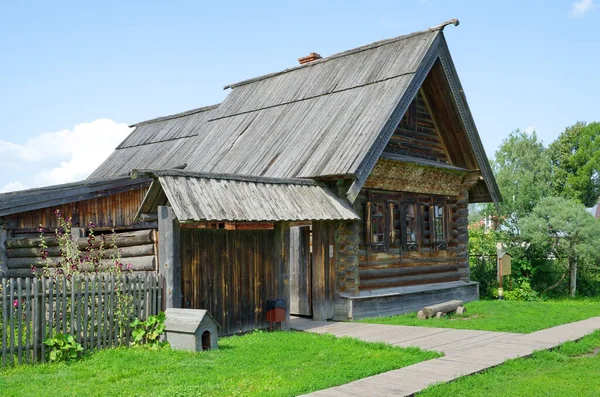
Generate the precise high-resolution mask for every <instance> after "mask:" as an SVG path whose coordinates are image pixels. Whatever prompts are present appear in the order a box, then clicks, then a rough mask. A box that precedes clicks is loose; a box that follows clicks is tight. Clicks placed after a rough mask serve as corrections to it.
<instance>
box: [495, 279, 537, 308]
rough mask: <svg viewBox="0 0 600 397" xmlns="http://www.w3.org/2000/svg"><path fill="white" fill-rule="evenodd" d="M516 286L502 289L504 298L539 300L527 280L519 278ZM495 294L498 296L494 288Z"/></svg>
mask: <svg viewBox="0 0 600 397" xmlns="http://www.w3.org/2000/svg"><path fill="white" fill-rule="evenodd" d="M517 285H518V286H517V287H516V288H513V289H511V290H508V291H504V299H505V300H507V301H526V302H533V301H537V300H540V295H539V293H538V292H536V291H534V290H533V288H531V284H529V280H527V279H521V280H520V281H519V282H518V283H517ZM496 296H498V290H497V289H496Z"/></svg>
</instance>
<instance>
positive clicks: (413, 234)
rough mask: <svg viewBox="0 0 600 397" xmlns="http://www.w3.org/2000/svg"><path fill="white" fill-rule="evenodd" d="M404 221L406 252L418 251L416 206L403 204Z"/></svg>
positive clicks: (414, 204)
mask: <svg viewBox="0 0 600 397" xmlns="http://www.w3.org/2000/svg"><path fill="white" fill-rule="evenodd" d="M404 221H405V223H406V244H405V249H406V250H407V251H415V250H417V249H419V244H418V242H417V204H416V203H407V204H404Z"/></svg>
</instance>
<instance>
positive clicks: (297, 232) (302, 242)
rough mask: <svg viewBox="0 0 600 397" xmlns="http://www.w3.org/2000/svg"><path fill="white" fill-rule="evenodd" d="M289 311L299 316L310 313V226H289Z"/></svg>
mask: <svg viewBox="0 0 600 397" xmlns="http://www.w3.org/2000/svg"><path fill="white" fill-rule="evenodd" d="M288 250H289V258H290V260H289V262H290V313H291V314H295V315H301V316H310V315H312V304H311V292H312V291H311V289H312V287H311V280H312V277H311V264H310V227H308V226H302V227H292V228H290V238H289V247H288Z"/></svg>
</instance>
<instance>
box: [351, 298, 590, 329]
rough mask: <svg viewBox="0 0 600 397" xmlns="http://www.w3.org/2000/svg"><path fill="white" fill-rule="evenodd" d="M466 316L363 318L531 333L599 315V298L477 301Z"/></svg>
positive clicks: (389, 321)
mask: <svg viewBox="0 0 600 397" xmlns="http://www.w3.org/2000/svg"><path fill="white" fill-rule="evenodd" d="M465 307H466V308H467V313H466V314H465V315H463V316H458V315H451V316H447V317H443V318H440V319H435V318H432V319H428V320H419V319H418V318H417V315H416V314H415V313H412V314H406V315H403V316H393V317H379V318H370V319H365V320H362V322H367V323H373V324H391V325H419V326H424V327H438V328H440V327H441V328H456V329H476V330H484V331H503V332H519V333H530V332H535V331H539V330H541V329H545V328H550V327H554V326H557V325H560V324H566V323H571V322H574V321H579V320H584V319H586V318H590V317H595V316H600V300H598V299H595V300H592V299H576V300H555V301H540V302H516V301H476V302H471V303H467V304H466V305H465Z"/></svg>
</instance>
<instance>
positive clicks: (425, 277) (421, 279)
mask: <svg viewBox="0 0 600 397" xmlns="http://www.w3.org/2000/svg"><path fill="white" fill-rule="evenodd" d="M459 279H460V274H459V273H458V272H457V271H450V272H443V273H433V274H418V275H412V276H399V277H389V278H378V279H373V280H362V279H361V280H360V286H361V287H371V288H375V287H377V288H380V287H382V286H391V285H410V284H411V282H412V283H413V284H429V283H434V282H440V281H439V280H448V281H450V280H453V281H456V280H459ZM390 284H391V285H390Z"/></svg>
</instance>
